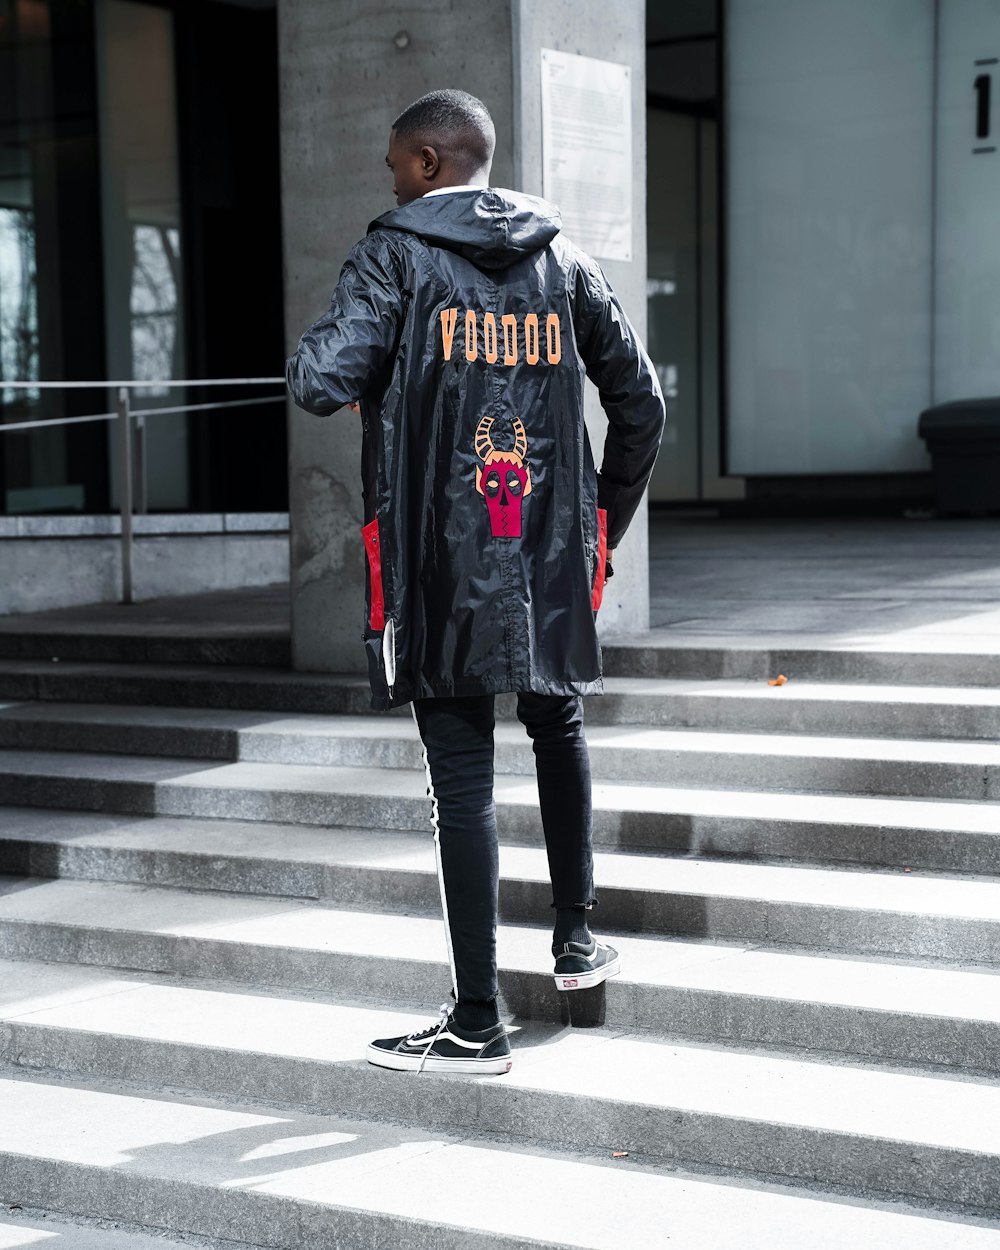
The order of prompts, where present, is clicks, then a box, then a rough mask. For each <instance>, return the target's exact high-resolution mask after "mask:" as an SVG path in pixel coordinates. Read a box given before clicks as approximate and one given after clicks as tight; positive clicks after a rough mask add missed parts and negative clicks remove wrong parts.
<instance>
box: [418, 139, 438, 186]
mask: <svg viewBox="0 0 1000 1250" xmlns="http://www.w3.org/2000/svg"><path fill="white" fill-rule="evenodd" d="M420 164H421V166H422V167H423V172H424V173H425V174H427V175H428V176H429V177H431V178H433V177H434V175H435V174H436V173H437V171H438V170H439V169H440V168H441V162H440V161H439V160H438V154H437V150H436V149H435V148H432V147H430V146H429V145H427V144H425V145H424V146H423V147H422V148H421V149H420Z"/></svg>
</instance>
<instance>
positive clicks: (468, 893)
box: [413, 692, 597, 1002]
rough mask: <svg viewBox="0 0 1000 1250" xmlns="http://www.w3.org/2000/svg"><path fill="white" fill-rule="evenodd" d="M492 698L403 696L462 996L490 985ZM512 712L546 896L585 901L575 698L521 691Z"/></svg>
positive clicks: (583, 795)
mask: <svg viewBox="0 0 1000 1250" xmlns="http://www.w3.org/2000/svg"><path fill="white" fill-rule="evenodd" d="M493 701H494V696H493V695H491V694H487V695H471V696H460V697H455V698H436V699H414V701H413V714H414V718H415V719H416V722H417V727H418V729H419V730H420V737H421V740H422V741H423V744H424V762H425V765H426V767H427V774H428V793H429V794H430V796H431V823H432V824H433V825H434V831H435V833H434V836H435V843H436V847H437V855H438V874H439V880H440V883H441V901H442V906H443V908H444V918H445V931H446V934H447V938H448V950H449V955H450V958H451V970H452V977H453V980H454V986H453V989H454V992H455V996H456V998H457V999H458V1000H459V1001H462V1002H465V1001H468V1000H485V999H490V998H494V997H495V996H496V993H497V959H496V925H497V899H498V887H499V878H500V871H499V856H498V851H497V821H496V804H495V802H494V798H493V728H494V710H493ZM517 716H518V719H519V720H520V721H521V723H522V724H523V725H524V727H525V728H526V729H527V731H528V736H529V737H530V738H531V740H532V745H533V750H534V753H535V772H536V774H537V777H538V799H539V806H540V808H541V816H542V828H543V830H544V833H545V847H546V851H547V853H548V861H549V875H550V878H551V881H552V905H553V906H554V907H574V906H585V907H590V906H592V905H593V904H594V903H595V902H596V901H597V900H596V899H595V897H594V872H593V855H592V850H591V833H592V796H591V784H590V755H589V753H588V751H587V742H586V738H585V737H584V733H583V703H582V700H581V699H580V698H579V696H569V697H567V696H563V695H541V694H530V693H524V692H521V693H519V694H518V696H517Z"/></svg>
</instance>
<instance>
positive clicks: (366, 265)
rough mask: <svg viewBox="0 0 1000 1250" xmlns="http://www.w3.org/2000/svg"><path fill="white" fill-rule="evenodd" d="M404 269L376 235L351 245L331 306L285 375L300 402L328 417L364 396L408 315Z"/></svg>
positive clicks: (304, 338) (303, 341)
mask: <svg viewBox="0 0 1000 1250" xmlns="http://www.w3.org/2000/svg"><path fill="white" fill-rule="evenodd" d="M401 279H402V275H401V274H400V273H399V272H398V271H397V267H396V264H395V263H394V260H393V257H392V255H391V254H390V253H389V251H388V249H387V248H386V246H385V243H384V242H382V241H381V240H379V238H378V236H377V235H374V234H370V235H366V236H365V238H363V239H361V240H360V242H358V243H356V244H355V245H354V247H353V248H352V249H351V251H350V253H349V255H348V257H347V260H346V261H345V262H344V265H343V268H342V269H341V271H340V277H339V279H338V281H337V287H336V289H335V290H334V292H333V296H332V297H331V300H330V307H329V309H328V310H327V311H326V312H325V313H324V314H323V316H322V317H320V319H319V320H318V321H316V322H314V323H313V324H312V325H311V326H310V327H309V329H308V330H306V332H305V334H303V335H302V337H301V339H299V345H298V348H297V349H296V352H295V355H294V356H290V357H289V359H288V360H287V361H286V362H285V378H286V379H287V382H288V389H289V391H290V392H291V395H292V398H293V399H294V400H295V402H296V403H297V404H298V406H299V407H300V408H304V409H305V410H306V412H311V413H314V414H315V415H316V416H317V417H326V416H329V415H330V414H331V413H334V412H336V411H337V409H338V408H341V407H343V405H344V404H347V403H350V402H351V401H352V400H356V399H359V398H360V397H361V396H362V395H363V394H364V393H365V391H367V390H368V388H369V387H370V386H371V383H372V381H373V380H374V378H375V377H376V375H377V374H378V373H379V371H380V370H381V368H382V366H383V365H384V364H385V361H386V359H387V358H388V356H389V354H390V353H391V352H392V350H393V348H394V347H395V344H396V341H397V336H398V332H399V327H400V324H401V322H402V318H403V292H402V280H401Z"/></svg>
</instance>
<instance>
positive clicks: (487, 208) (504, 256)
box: [368, 187, 562, 270]
mask: <svg viewBox="0 0 1000 1250" xmlns="http://www.w3.org/2000/svg"><path fill="white" fill-rule="evenodd" d="M561 227H562V218H561V216H560V214H559V209H558V208H557V207H556V205H555V204H552V203H551V202H550V201H549V200H543V199H542V198H541V197H540V196H537V195H527V194H525V193H524V192H523V191H512V190H510V189H509V188H507V187H483V188H482V189H476V190H473V191H451V192H449V193H448V194H447V195H429V196H428V195H424V196H421V197H420V198H419V199H416V200H411V201H410V202H409V204H403V205H401V206H400V207H399V208H393V209H390V211H389V212H387V213H383V214H382V215H381V217H376V218H375V220H374V221H372V222H370V223H369V226H368V232H369V234H370V233H371V232H372V231H373V230H376V229H379V228H383V229H388V230H405V231H407V232H408V233H410V234H416V235H419V236H420V237H421V238H422V239H426V240H427V241H428V242H430V243H434V244H437V246H439V247H445V248H448V249H449V250H450V251H452V252H458V254H459V255H460V256H464V257H465V258H466V260H470V261H471V262H472V263H473V264H474V265H475V266H476V267H477V268H479V269H494V270H495V269H507V268H509V267H510V266H511V265H513V264H516V263H517V261H519V260H522V259H524V257H526V256H530V255H532V253H534V252H538V251H540V250H541V249H542V248H543V247H546V246H547V245H548V244H549V243H551V242H552V240H553V239H554V238H555V236H556V235H557V234H558V233H559V231H560V229H561Z"/></svg>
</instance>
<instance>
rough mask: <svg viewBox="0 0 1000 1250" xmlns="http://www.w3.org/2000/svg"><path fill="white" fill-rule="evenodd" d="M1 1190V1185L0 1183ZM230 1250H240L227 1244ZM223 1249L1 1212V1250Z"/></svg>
mask: <svg viewBox="0 0 1000 1250" xmlns="http://www.w3.org/2000/svg"><path fill="white" fill-rule="evenodd" d="M0 1187H2V1182H0ZM225 1246H228V1247H229V1248H230V1250H239V1247H238V1246H236V1245H235V1244H234V1243H233V1242H231V1241H230V1242H226V1243H225ZM198 1247H204V1248H206V1250H213V1248H214V1247H218V1250H225V1247H224V1245H223V1243H222V1242H220V1241H216V1240H213V1241H211V1242H209V1241H206V1240H204V1239H203V1238H200V1237H199V1238H198V1240H197V1241H196V1242H192V1241H191V1240H190V1239H189V1238H185V1239H184V1241H174V1240H173V1238H170V1239H169V1240H168V1239H167V1238H165V1237H164V1236H163V1233H162V1231H160V1230H153V1229H143V1230H139V1229H128V1230H126V1229H123V1228H121V1227H120V1226H119V1225H117V1224H113V1223H111V1222H110V1221H108V1220H100V1221H99V1222H98V1221H97V1220H96V1219H95V1220H94V1221H93V1222H92V1223H82V1222H80V1221H78V1220H70V1219H67V1218H65V1216H64V1217H61V1218H60V1217H58V1216H54V1215H52V1213H51V1212H49V1211H37V1210H33V1211H25V1210H24V1208H23V1207H22V1206H20V1205H15V1206H14V1207H13V1209H10V1207H8V1206H5V1207H4V1208H3V1210H2V1211H0V1250H29V1248H30V1250H198Z"/></svg>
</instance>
